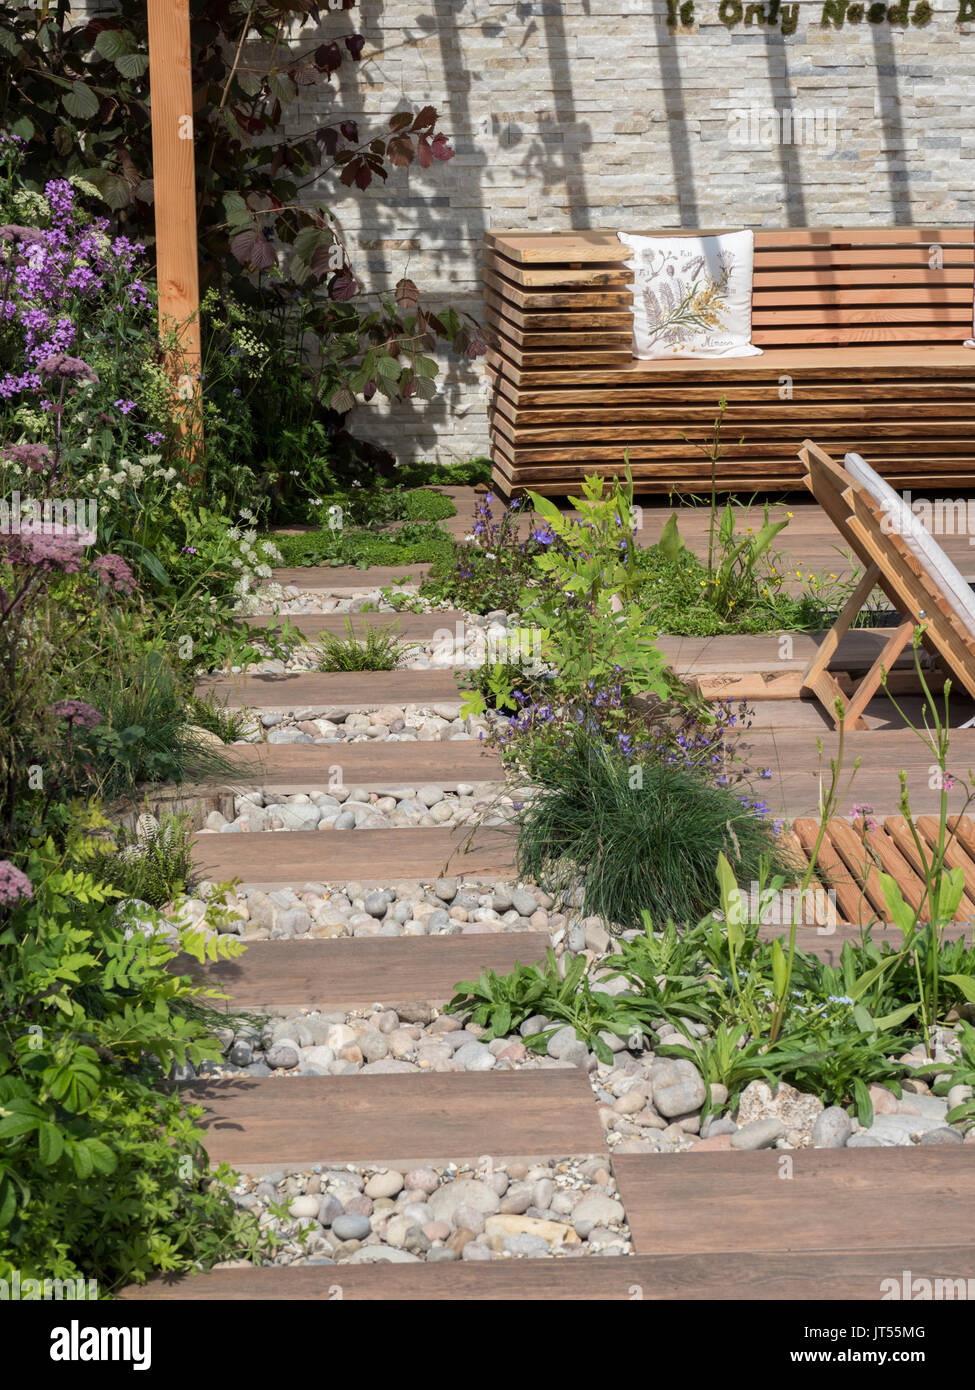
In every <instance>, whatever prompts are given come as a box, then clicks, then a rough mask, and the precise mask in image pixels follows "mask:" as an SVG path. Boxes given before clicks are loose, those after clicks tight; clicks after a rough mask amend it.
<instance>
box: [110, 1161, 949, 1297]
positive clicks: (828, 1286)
mask: <svg viewBox="0 0 975 1390" xmlns="http://www.w3.org/2000/svg"><path fill="white" fill-rule="evenodd" d="M701 1157H702V1158H703V1157H704V1155H703V1154H702V1155H701ZM852 1229H855V1228H852ZM903 1269H909V1270H910V1272H911V1277H912V1278H913V1279H927V1280H929V1281H931V1284H932V1287H933V1286H934V1281H935V1280H937V1279H941V1280H944V1278H945V1277H946V1275H950V1276H952V1277H954V1278H956V1279H965V1280H971V1279H973V1278H975V1247H973V1246H972V1245H971V1244H965V1245H958V1244H952V1245H942V1246H933V1245H932V1246H921V1247H913V1246H889V1247H887V1248H885V1249H872V1250H857V1249H855V1248H850V1247H846V1248H844V1249H843V1250H839V1251H837V1250H829V1251H815V1250H813V1251H810V1250H802V1251H797V1252H792V1251H787V1252H783V1251H772V1252H765V1251H752V1250H751V1249H748V1248H746V1249H745V1250H734V1251H728V1252H726V1253H723V1254H722V1256H721V1259H720V1260H715V1258H714V1256H713V1255H710V1254H708V1255H696V1254H692V1253H689V1254H678V1255H629V1256H626V1257H625V1258H622V1259H601V1258H599V1257H596V1258H594V1259H582V1260H571V1259H570V1260H565V1259H562V1260H532V1259H518V1260H497V1261H495V1260H492V1261H490V1262H488V1263H480V1262H479V1263H477V1264H465V1263H462V1262H460V1261H457V1262H455V1263H450V1264H416V1265H395V1264H391V1265H380V1266H376V1265H373V1266H371V1267H370V1266H368V1265H348V1264H342V1265H340V1266H335V1265H330V1266H327V1267H325V1268H320V1267H319V1268H316V1267H315V1266H314V1265H287V1266H281V1265H273V1266H266V1267H264V1268H254V1267H252V1266H251V1267H246V1268H243V1267H242V1268H235V1269H213V1270H208V1271H207V1272H206V1273H204V1274H196V1275H193V1276H192V1277H190V1278H186V1279H166V1278H164V1279H156V1280H153V1281H152V1282H151V1283H150V1284H148V1285H146V1286H144V1287H139V1286H138V1285H134V1284H132V1285H129V1286H128V1288H126V1289H123V1290H122V1291H121V1292H120V1294H119V1295H118V1297H119V1298H120V1299H122V1300H123V1301H124V1302H146V1301H153V1302H158V1301H171V1300H180V1301H182V1300H187V1299H188V1300H192V1301H195V1302H215V1301H220V1302H235V1301H242V1300H244V1301H247V1302H258V1301H260V1302H263V1301H267V1300H272V1299H273V1300H278V1301H280V1300H283V1299H288V1300H298V1301H301V1302H316V1301H317V1302H334V1301H335V1300H336V1299H338V1298H341V1300H342V1301H343V1302H383V1303H385V1302H392V1301H396V1300H404V1301H419V1300H423V1301H441V1300H443V1301H447V1300H449V1301H451V1302H458V1301H466V1300H477V1301H479V1302H492V1301H505V1302H510V1301H512V1300H517V1301H518V1302H519V1303H523V1302H545V1303H550V1302H574V1301H576V1300H580V1301H585V1302H614V1303H622V1302H627V1303H632V1302H634V1301H646V1302H658V1301H659V1302H681V1303H685V1302H697V1301H701V1302H705V1301H706V1302H712V1301H734V1302H739V1301H742V1300H748V1301H759V1302H763V1303H764V1302H769V1303H773V1302H782V1303H785V1302H790V1303H805V1302H808V1301H809V1300H811V1299H815V1300H817V1301H825V1302H829V1301H842V1302H846V1301H849V1300H853V1299H856V1300H864V1301H876V1300H877V1299H878V1298H879V1297H880V1296H881V1293H882V1291H883V1289H884V1285H883V1281H884V1280H885V1279H890V1278H896V1279H899V1278H900V1271H901V1270H903ZM916 1287H917V1288H921V1287H922V1286H921V1285H917V1286H916Z"/></svg>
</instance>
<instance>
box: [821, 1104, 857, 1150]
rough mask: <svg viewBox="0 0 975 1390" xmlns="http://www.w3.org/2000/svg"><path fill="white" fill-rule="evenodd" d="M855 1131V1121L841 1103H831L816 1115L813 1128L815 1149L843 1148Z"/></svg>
mask: <svg viewBox="0 0 975 1390" xmlns="http://www.w3.org/2000/svg"><path fill="white" fill-rule="evenodd" d="M852 1133H853V1123H852V1121H851V1119H850V1117H849V1115H848V1114H847V1113H846V1111H845V1110H844V1109H843V1107H842V1106H841V1105H830V1106H828V1107H827V1108H826V1109H825V1110H822V1111H820V1113H819V1114H818V1115H817V1116H816V1120H815V1123H814V1124H813V1129H812V1142H813V1148H814V1149H842V1148H845V1147H846V1143H847V1140H848V1139H849V1138H850V1135H851V1134H852Z"/></svg>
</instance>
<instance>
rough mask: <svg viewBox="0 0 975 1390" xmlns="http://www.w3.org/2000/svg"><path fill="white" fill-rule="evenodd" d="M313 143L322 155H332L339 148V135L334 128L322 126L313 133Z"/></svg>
mask: <svg viewBox="0 0 975 1390" xmlns="http://www.w3.org/2000/svg"><path fill="white" fill-rule="evenodd" d="M315 143H316V144H317V145H318V148H319V149H320V150H321V151H322V153H323V154H326V155H333V154H334V153H335V151H336V150H337V149H338V147H339V133H338V131H337V130H336V129H335V127H334V126H331V125H326V126H322V127H321V128H320V129H319V130H316V131H315Z"/></svg>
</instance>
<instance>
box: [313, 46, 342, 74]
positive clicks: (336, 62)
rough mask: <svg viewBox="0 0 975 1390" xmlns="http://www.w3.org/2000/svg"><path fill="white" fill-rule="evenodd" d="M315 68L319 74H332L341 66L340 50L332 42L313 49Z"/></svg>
mask: <svg viewBox="0 0 975 1390" xmlns="http://www.w3.org/2000/svg"><path fill="white" fill-rule="evenodd" d="M315 66H316V67H317V68H318V70H319V72H334V71H335V69H336V68H339V67H341V66H342V50H341V49H340V48H339V46H338V44H337V43H336V42H335V41H334V40H333V41H332V42H331V43H323V44H321V45H320V47H318V48H316V49H315Z"/></svg>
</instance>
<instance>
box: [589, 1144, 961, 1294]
mask: <svg viewBox="0 0 975 1390" xmlns="http://www.w3.org/2000/svg"><path fill="white" fill-rule="evenodd" d="M785 1157H786V1155H784V1154H783V1153H781V1152H778V1151H774V1150H762V1151H760V1152H758V1153H701V1154H695V1153H694V1152H693V1150H692V1151H691V1152H690V1153H689V1154H619V1155H617V1156H616V1157H615V1158H614V1160H613V1167H614V1170H615V1172H616V1179H617V1183H618V1184H619V1190H620V1198H621V1200H622V1202H623V1205H624V1207H625V1208H626V1215H627V1219H628V1221H629V1224H630V1231H631V1234H632V1236H633V1242H634V1246H635V1248H636V1251H637V1253H638V1254H642V1255H649V1254H654V1255H663V1254H674V1255H677V1254H684V1255H685V1256H687V1255H712V1256H714V1255H722V1256H724V1255H725V1254H735V1253H738V1252H741V1251H745V1250H747V1251H749V1252H762V1253H772V1252H775V1251H778V1252H782V1251H792V1252H799V1251H802V1252H807V1251H808V1252H811V1251H820V1252H825V1251H833V1252H839V1251H848V1252H851V1253H852V1252H856V1253H857V1254H860V1255H862V1254H864V1253H866V1252H867V1251H870V1250H898V1249H900V1248H903V1249H905V1250H908V1249H909V1250H912V1251H913V1250H924V1249H930V1248H932V1247H938V1246H946V1245H949V1246H950V1245H953V1244H957V1243H958V1239H959V1221H960V1220H963V1219H964V1215H963V1214H964V1213H966V1212H967V1211H969V1210H970V1209H971V1205H972V1202H973V1201H975V1148H973V1147H972V1146H971V1145H967V1146H964V1147H963V1148H936V1149H930V1148H924V1149H922V1148H891V1149H858V1150H856V1151H846V1150H842V1149H837V1150H829V1149H800V1150H795V1151H790V1152H789V1154H788V1155H787V1157H788V1160H789V1162H790V1163H791V1171H792V1177H791V1178H783V1176H782V1172H783V1159H784V1158H785ZM905 1267H906V1266H905V1265H904V1264H903V1263H900V1262H898V1263H896V1267H892V1268H890V1270H889V1271H888V1272H889V1274H890V1275H892V1276H899V1274H900V1271H901V1269H903V1268H905ZM942 1273H943V1275H947V1274H948V1273H949V1270H948V1269H947V1268H946V1269H945V1270H944V1271H942Z"/></svg>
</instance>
